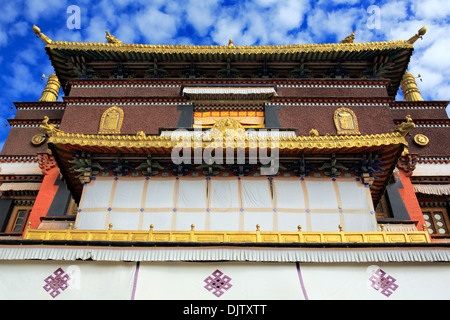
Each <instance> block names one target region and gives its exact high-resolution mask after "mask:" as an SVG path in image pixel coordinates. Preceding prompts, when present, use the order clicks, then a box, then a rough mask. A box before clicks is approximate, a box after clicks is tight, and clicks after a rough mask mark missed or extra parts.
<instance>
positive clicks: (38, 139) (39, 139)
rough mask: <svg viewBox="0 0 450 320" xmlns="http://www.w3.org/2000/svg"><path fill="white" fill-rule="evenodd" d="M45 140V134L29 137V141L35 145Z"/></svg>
mask: <svg viewBox="0 0 450 320" xmlns="http://www.w3.org/2000/svg"><path fill="white" fill-rule="evenodd" d="M44 142H45V134H37V135H35V136H33V138H31V143H32V144H33V145H35V146H40V145H41V144H43V143H44Z"/></svg>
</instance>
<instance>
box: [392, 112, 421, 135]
mask: <svg viewBox="0 0 450 320" xmlns="http://www.w3.org/2000/svg"><path fill="white" fill-rule="evenodd" d="M415 127H416V125H415V124H414V122H413V119H412V118H411V116H410V115H409V114H408V115H407V116H406V122H402V123H400V124H399V125H398V126H397V127H396V128H395V130H394V132H398V133H400V134H401V135H402V137H406V135H407V134H408V133H410V132H411V131H412V130H413V129H414V128H415Z"/></svg>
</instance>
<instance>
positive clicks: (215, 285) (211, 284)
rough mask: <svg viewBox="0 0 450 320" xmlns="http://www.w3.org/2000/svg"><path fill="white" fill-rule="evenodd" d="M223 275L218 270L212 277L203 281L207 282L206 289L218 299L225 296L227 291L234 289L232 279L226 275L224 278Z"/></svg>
mask: <svg viewBox="0 0 450 320" xmlns="http://www.w3.org/2000/svg"><path fill="white" fill-rule="evenodd" d="M222 275H223V272H221V271H220V270H218V269H217V270H216V271H214V272H213V273H212V276H209V277H208V278H206V279H205V280H203V281H205V282H206V286H205V289H206V290H208V291H210V292H211V293H212V294H214V295H215V296H216V297H218V298H219V297H220V296H221V295H223V294H224V293H225V291H227V290H228V289H230V288H231V287H232V285H231V284H230V281H231V278H230V277H229V276H226V275H225V276H223V277H222ZM224 290H225V291H224Z"/></svg>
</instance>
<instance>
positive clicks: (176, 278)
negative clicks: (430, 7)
mask: <svg viewBox="0 0 450 320" xmlns="http://www.w3.org/2000/svg"><path fill="white" fill-rule="evenodd" d="M33 31H34V33H35V34H36V35H37V37H39V38H40V39H41V40H42V41H43V42H44V43H45V51H46V53H47V55H48V57H49V59H50V61H51V63H52V66H53V68H54V74H53V75H51V76H50V77H49V78H48V82H47V85H46V87H45V88H43V92H42V96H41V98H40V99H39V100H38V101H29V102H15V103H14V105H15V107H16V109H17V112H16V115H15V117H14V119H9V120H8V121H9V124H10V125H11V130H10V133H9V136H8V138H7V140H6V143H5V145H4V148H3V150H2V153H1V155H0V195H1V198H0V227H1V230H0V232H1V234H0V235H1V237H0V299H21V300H22V299H50V300H52V299H121V300H127V299H136V300H137V299H146V300H150V299H158V300H168V299H170V300H186V299H189V300H197V299H198V300H209V299H211V300H213V301H219V300H246V299H250V300H257V299H258V300H260V299H263V300H278V299H283V300H291V299H293V300H303V299H366V300H367V299H370V300H383V299H391V300H392V299H449V298H450V290H448V287H449V286H450V265H449V264H448V263H449V262H450V248H449V243H450V217H449V213H450V211H449V203H450V202H449V200H450V185H449V174H450V169H449V161H450V140H449V139H448V137H449V133H450V128H449V127H450V120H449V118H448V116H447V113H446V107H447V105H448V101H424V100H423V98H422V96H421V93H420V91H419V88H418V85H417V83H416V79H415V76H414V75H412V74H410V73H408V71H407V70H408V64H409V61H410V59H411V56H412V54H413V51H414V43H415V41H416V40H418V39H419V38H421V37H422V36H423V35H424V34H425V32H426V28H422V29H421V30H419V32H418V33H417V34H416V35H413V36H412V37H411V38H410V39H408V40H404V41H388V42H373V43H357V42H354V36H350V37H347V38H346V39H344V40H343V41H342V42H340V43H330V44H311V45H285V46H235V45H234V44H233V42H232V41H231V40H230V42H229V44H228V45H223V46H182V45H173V46H172V45H145V44H126V43H123V42H121V41H120V40H118V39H116V38H115V37H114V36H113V35H111V34H109V33H108V32H107V35H106V41H105V42H104V43H81V42H65V41H54V40H52V39H49V38H48V37H47V36H45V35H44V34H43V33H42V32H41V30H40V29H39V28H38V27H36V26H35V27H34V28H33ZM399 90H401V91H402V92H403V96H404V101H396V100H395V98H396V96H397V93H398V91H399ZM60 94H62V95H63V97H62V99H58V97H59V95H60Z"/></svg>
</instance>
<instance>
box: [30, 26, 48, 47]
mask: <svg viewBox="0 0 450 320" xmlns="http://www.w3.org/2000/svg"><path fill="white" fill-rule="evenodd" d="M33 32H34V33H35V34H36V37H37V38H41V40H42V41H44V43H45V44H51V43H52V40H51V39H50V38H49V37H47V36H46V35H45V34H43V33H42V32H41V29H39V28H38V27H37V26H36V25H33Z"/></svg>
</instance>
